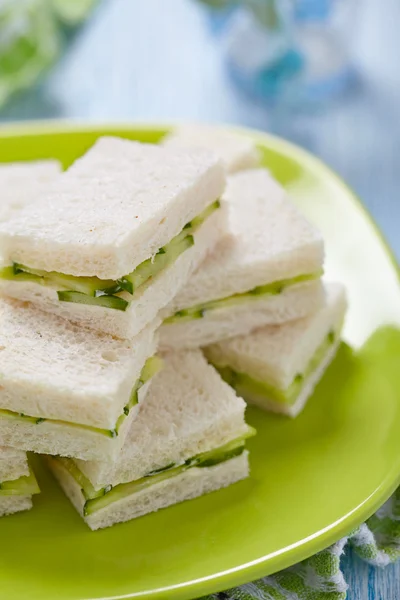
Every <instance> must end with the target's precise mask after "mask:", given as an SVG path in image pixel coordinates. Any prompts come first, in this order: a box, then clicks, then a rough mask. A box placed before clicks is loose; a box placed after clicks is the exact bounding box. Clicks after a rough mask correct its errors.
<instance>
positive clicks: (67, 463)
mask: <svg viewBox="0 0 400 600" xmlns="http://www.w3.org/2000/svg"><path fill="white" fill-rule="evenodd" d="M57 461H58V462H59V463H61V464H62V465H63V467H64V468H65V469H66V470H67V471H68V473H69V474H70V475H71V476H72V477H73V478H74V479H75V481H76V482H77V483H79V485H80V486H81V490H82V494H83V496H84V498H85V499H86V500H89V499H91V498H100V497H101V496H104V494H108V492H110V491H111V488H112V486H111V485H106V486H105V487H102V488H100V489H99V490H96V489H95V488H94V487H93V486H92V484H91V482H90V480H89V479H88V478H87V477H86V476H85V475H84V474H83V473H82V471H81V470H80V469H79V468H78V467H77V466H76V464H75V463H74V461H73V460H72V459H71V458H65V457H64V456H57Z"/></svg>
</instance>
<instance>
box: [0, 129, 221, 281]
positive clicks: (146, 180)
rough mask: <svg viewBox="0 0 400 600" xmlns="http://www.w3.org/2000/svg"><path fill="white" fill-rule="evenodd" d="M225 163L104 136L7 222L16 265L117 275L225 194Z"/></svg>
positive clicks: (6, 247) (9, 255)
mask: <svg viewBox="0 0 400 600" xmlns="http://www.w3.org/2000/svg"><path fill="white" fill-rule="evenodd" d="M224 186H225V177H224V170H223V167H222V163H221V162H220V161H219V160H218V159H217V157H216V156H214V155H213V154H211V153H209V152H205V151H202V150H192V151H187V150H174V149H169V148H162V147H159V146H155V145H151V144H140V143H138V142H132V141H128V140H123V139H119V138H112V137H105V138H100V139H99V140H98V141H97V142H96V143H95V144H94V146H93V147H92V148H91V149H90V150H89V151H88V152H87V153H86V154H85V155H84V156H83V157H82V158H80V159H78V160H77V161H76V162H75V163H74V164H73V165H72V166H71V167H70V168H69V169H68V170H67V171H66V172H65V173H62V174H61V175H59V177H58V182H57V185H54V186H52V190H51V192H49V193H48V194H45V195H43V197H42V198H41V199H40V200H38V201H37V202H35V203H34V205H30V206H27V207H26V208H25V209H24V210H22V211H21V212H20V213H18V215H16V216H15V218H13V219H11V220H10V222H9V223H7V227H5V226H0V254H1V255H2V256H3V257H4V260H5V261H6V262H7V263H8V264H10V263H12V262H18V263H22V264H25V265H27V266H30V267H32V268H35V269H42V270H45V271H57V272H60V273H65V274H70V275H75V276H97V277H100V278H102V279H117V278H119V277H122V276H124V275H127V274H128V273H131V272H132V271H133V270H134V269H135V267H137V266H138V265H139V264H140V263H141V262H143V261H144V260H146V259H147V258H149V257H152V256H154V255H155V254H156V252H157V251H158V250H159V249H160V248H161V247H162V246H164V245H165V244H167V243H168V242H169V241H170V240H171V239H172V238H173V237H174V236H176V235H177V234H178V233H180V231H181V230H182V229H183V227H184V226H185V224H186V223H188V222H189V221H191V220H192V219H193V218H194V217H195V216H197V215H199V214H200V213H201V212H202V211H203V210H204V209H205V208H206V207H207V206H208V205H209V204H211V203H212V202H213V201H215V200H216V199H217V198H219V197H220V196H221V194H222V192H223V189H224Z"/></svg>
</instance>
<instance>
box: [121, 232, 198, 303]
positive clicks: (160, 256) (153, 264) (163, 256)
mask: <svg viewBox="0 0 400 600" xmlns="http://www.w3.org/2000/svg"><path fill="white" fill-rule="evenodd" d="M178 237H179V236H178ZM193 244H194V239H193V236H191V235H188V234H186V233H185V235H184V236H183V237H182V239H179V240H176V239H174V240H172V241H171V242H170V243H169V244H167V245H166V246H164V248H162V249H161V250H162V251H161V252H160V251H158V253H157V254H156V255H155V257H154V258H153V259H151V258H149V259H147V260H145V261H144V262H143V263H142V264H141V265H139V266H138V267H137V268H136V269H135V270H134V271H133V272H132V273H130V275H126V276H125V277H123V278H122V279H120V280H118V283H119V285H120V286H121V287H122V288H123V289H124V290H126V291H127V292H129V293H130V294H133V293H134V292H135V290H136V289H137V288H139V287H140V286H141V285H143V284H144V283H146V282H147V281H148V280H149V279H150V278H152V277H155V276H156V275H158V273H160V272H161V271H162V270H164V269H166V268H167V267H168V266H169V265H171V264H172V263H174V262H175V261H176V259H177V258H178V256H180V255H181V254H182V252H184V251H185V250H187V249H188V248H190V247H191V246H193Z"/></svg>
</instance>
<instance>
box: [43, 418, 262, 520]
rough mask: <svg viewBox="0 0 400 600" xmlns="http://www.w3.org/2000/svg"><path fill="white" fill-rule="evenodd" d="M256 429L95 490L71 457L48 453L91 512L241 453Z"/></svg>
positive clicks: (86, 513) (249, 429)
mask: <svg viewBox="0 0 400 600" xmlns="http://www.w3.org/2000/svg"><path fill="white" fill-rule="evenodd" d="M255 433H256V432H255V429H253V428H252V427H250V426H249V427H248V428H247V431H246V432H245V433H244V434H243V435H241V436H240V437H239V438H237V439H235V440H232V441H231V442H228V443H227V444H224V445H223V446H221V447H220V448H217V449H216V450H211V451H209V452H204V453H202V454H199V455H198V456H195V457H194V458H191V459H189V460H187V461H186V462H184V463H183V464H181V465H177V464H175V463H170V464H168V465H166V466H164V467H160V468H159V469H154V470H153V471H150V472H149V473H148V474H147V475H145V476H144V477H142V478H141V479H137V480H135V481H130V482H128V483H120V484H119V485H116V486H115V487H112V486H111V485H108V486H106V487H104V488H102V489H101V490H95V489H94V488H93V486H92V484H91V483H90V481H89V480H88V479H87V478H86V477H85V475H83V473H82V472H81V471H80V470H79V468H78V467H77V466H76V464H75V463H74V462H73V460H71V459H66V458H61V457H59V456H57V457H49V459H50V460H53V461H57V462H58V463H60V464H61V465H63V466H64V468H65V469H66V470H67V471H68V472H69V474H70V475H71V476H72V477H73V478H74V479H75V481H76V482H77V483H78V484H79V485H80V487H81V489H82V494H83V497H84V499H85V500H86V502H85V505H84V509H83V514H84V516H87V515H91V514H93V513H94V512H96V511H98V510H100V509H102V508H104V507H106V506H108V505H109V504H111V503H112V502H116V501H118V500H121V499H122V498H126V497H127V496H130V495H131V494H134V493H136V492H139V491H141V490H143V489H145V488H147V487H149V486H150V485H153V484H156V483H159V482H161V481H164V480H165V479H169V478H171V477H175V476H176V475H179V474H181V473H183V472H184V471H186V470H187V469H190V468H193V467H203V468H205V467H213V466H215V465H217V464H220V463H222V462H225V461H226V460H229V459H231V458H233V457H235V456H239V455H240V454H241V453H242V452H243V451H244V449H245V440H246V439H247V438H249V437H251V436H253V435H255Z"/></svg>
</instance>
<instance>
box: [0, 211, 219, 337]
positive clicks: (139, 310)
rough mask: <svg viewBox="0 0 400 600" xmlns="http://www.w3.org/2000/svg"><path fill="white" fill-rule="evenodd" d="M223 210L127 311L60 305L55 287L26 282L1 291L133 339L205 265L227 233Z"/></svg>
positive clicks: (7, 284)
mask: <svg viewBox="0 0 400 600" xmlns="http://www.w3.org/2000/svg"><path fill="white" fill-rule="evenodd" d="M226 221H227V219H226V211H225V210H224V207H221V208H220V209H218V210H216V211H215V212H214V213H213V214H212V215H211V216H210V217H209V218H208V219H206V221H205V222H204V223H203V225H201V227H199V229H198V230H197V231H196V232H195V233H194V234H193V237H194V245H193V246H192V247H191V248H189V249H188V250H185V251H184V252H183V253H182V254H181V255H180V256H179V257H178V259H177V260H176V261H175V262H174V263H173V264H172V265H170V266H169V267H167V268H166V269H164V270H163V271H161V272H160V273H159V274H158V275H157V276H156V277H154V278H153V279H151V280H150V281H149V283H148V284H145V285H143V286H140V287H139V289H138V290H137V292H136V293H135V294H134V296H133V300H132V302H131V304H130V305H129V307H128V308H127V310H126V311H125V312H123V311H120V310H115V309H112V308H103V307H100V306H86V305H84V304H75V303H72V302H60V301H59V300H58V296H57V289H56V287H54V288H51V287H48V286H43V285H38V284H37V283H34V282H30V281H26V282H18V281H11V280H10V281H7V280H5V279H0V292H1V293H2V294H3V295H5V296H8V297H10V298H15V299H18V300H23V301H27V302H32V303H33V304H35V305H37V306H39V307H40V308H41V310H43V311H46V312H49V313H53V314H55V315H58V316H60V317H62V318H64V319H68V320H69V321H73V322H74V323H78V324H80V325H82V326H84V327H87V328H90V329H94V330H97V331H101V332H104V333H108V334H110V335H112V336H115V337H118V338H122V339H132V338H133V337H134V336H136V335H137V334H138V333H139V332H140V331H141V330H142V329H143V328H144V327H145V326H146V325H147V323H149V322H150V321H152V320H153V319H155V318H156V315H157V313H158V312H159V310H160V309H161V308H163V307H165V306H166V305H167V304H168V303H169V302H170V301H171V300H172V298H173V297H174V296H175V294H176V293H177V291H179V290H180V289H181V288H182V286H184V285H185V283H186V281H187V278H188V277H189V275H190V274H191V273H193V271H194V270H195V269H196V268H198V266H199V265H200V264H201V263H202V262H203V260H204V258H205V257H206V255H207V253H208V252H209V251H210V250H212V249H213V247H214V246H215V245H216V243H217V242H218V241H219V240H220V239H221V237H223V236H224V235H225V233H226V230H227V222H226Z"/></svg>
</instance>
